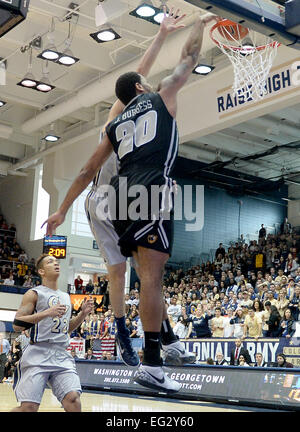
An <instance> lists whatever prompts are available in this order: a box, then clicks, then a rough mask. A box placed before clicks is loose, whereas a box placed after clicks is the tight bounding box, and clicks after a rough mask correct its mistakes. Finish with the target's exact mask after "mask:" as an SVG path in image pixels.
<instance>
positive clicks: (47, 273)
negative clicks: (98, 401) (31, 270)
mask: <svg viewBox="0 0 300 432" xmlns="http://www.w3.org/2000/svg"><path fill="white" fill-rule="evenodd" d="M37 271H38V273H39V274H40V276H41V278H42V285H39V286H37V287H34V288H32V289H30V290H28V291H27V292H26V293H25V294H24V296H23V299H22V303H21V306H20V307H19V309H18V311H17V313H16V316H15V320H14V323H13V327H14V330H15V331H23V330H24V329H28V328H30V329H31V330H30V344H29V345H28V346H27V347H26V348H25V350H24V352H23V355H22V357H21V359H20V361H19V364H18V366H17V369H16V371H15V375H14V384H13V388H14V391H15V395H16V398H17V401H18V402H20V403H21V405H20V406H19V407H17V408H14V409H13V410H12V411H21V412H22V411H23V412H35V411H38V409H39V406H40V403H41V400H42V397H43V394H44V391H45V388H46V386H47V384H48V385H49V386H50V387H51V389H52V392H53V394H54V395H55V396H56V397H57V399H58V400H59V402H61V404H62V406H63V408H64V409H65V411H69V412H78V411H81V403H80V393H81V385H80V380H79V376H78V374H77V371H76V366H75V361H74V359H73V357H72V356H71V354H70V353H69V352H68V351H67V347H68V346H69V338H70V337H69V334H70V333H71V332H72V331H73V330H74V329H76V328H77V327H78V326H79V325H80V324H81V323H82V322H83V321H84V319H85V317H86V316H87V315H88V314H89V313H90V312H92V310H93V307H94V302H93V300H92V298H91V297H90V298H89V299H86V300H85V301H84V303H83V305H82V309H81V312H80V313H79V314H78V315H77V316H76V317H74V318H71V316H72V306H71V302H70V296H69V295H68V294H67V293H66V292H62V291H60V290H59V289H58V286H57V280H58V277H59V262H58V260H57V259H56V258H55V257H52V256H49V255H42V256H41V257H40V258H38V260H37Z"/></svg>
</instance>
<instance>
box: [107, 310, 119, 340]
mask: <svg viewBox="0 0 300 432" xmlns="http://www.w3.org/2000/svg"><path fill="white" fill-rule="evenodd" d="M116 333H117V323H116V320H115V317H114V315H113V314H112V315H111V316H110V318H109V320H108V336H109V337H110V338H112V337H115V336H116Z"/></svg>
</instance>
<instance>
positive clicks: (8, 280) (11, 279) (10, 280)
mask: <svg viewBox="0 0 300 432" xmlns="http://www.w3.org/2000/svg"><path fill="white" fill-rule="evenodd" d="M3 284H4V285H15V280H14V276H13V274H10V275H9V277H8V278H6V279H4V282H3Z"/></svg>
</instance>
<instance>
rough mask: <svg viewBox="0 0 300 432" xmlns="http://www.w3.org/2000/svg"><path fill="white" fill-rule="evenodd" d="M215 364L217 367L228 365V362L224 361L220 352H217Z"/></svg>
mask: <svg viewBox="0 0 300 432" xmlns="http://www.w3.org/2000/svg"><path fill="white" fill-rule="evenodd" d="M215 364H216V365H218V366H224V365H228V361H227V360H225V358H224V356H223V354H222V353H221V352H220V351H218V352H217V354H216V361H215Z"/></svg>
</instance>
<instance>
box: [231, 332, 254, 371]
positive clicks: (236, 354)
mask: <svg viewBox="0 0 300 432" xmlns="http://www.w3.org/2000/svg"><path fill="white" fill-rule="evenodd" d="M241 355H242V356H243V357H244V359H245V361H246V363H248V364H249V363H251V357H250V354H249V351H248V350H247V349H246V348H244V347H243V345H242V339H240V338H238V339H236V341H235V348H233V349H232V350H231V352H230V364H231V365H232V366H234V365H238V364H239V358H240V356H241Z"/></svg>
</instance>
